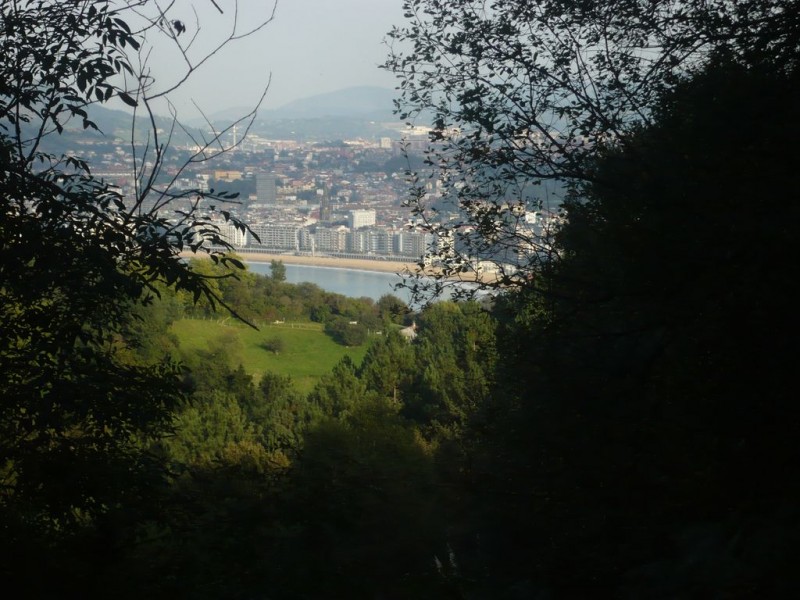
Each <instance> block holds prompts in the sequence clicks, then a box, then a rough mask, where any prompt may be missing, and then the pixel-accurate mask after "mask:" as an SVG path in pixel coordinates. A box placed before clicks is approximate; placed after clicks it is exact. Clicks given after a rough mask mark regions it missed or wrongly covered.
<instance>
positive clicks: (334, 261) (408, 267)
mask: <svg viewBox="0 0 800 600" xmlns="http://www.w3.org/2000/svg"><path fill="white" fill-rule="evenodd" d="M181 255H182V256H184V257H185V258H200V257H198V256H197V255H195V254H192V253H189V252H184V253H182V254H181ZM236 256H237V257H238V258H240V259H241V260H242V261H244V262H251V263H267V264H269V263H270V262H271V261H273V260H277V261H281V262H283V263H284V264H287V265H298V266H308V267H329V268H337V269H350V270H353V271H367V272H372V273H397V274H400V275H408V274H412V275H413V274H417V273H422V274H423V275H434V274H435V273H436V269H435V268H431V267H428V268H426V269H425V270H424V271H421V270H420V267H419V265H418V264H417V263H415V262H411V261H409V262H401V261H393V260H370V259H359V258H344V257H338V256H306V255H295V254H272V253H265V252H241V251H237V252H236ZM451 279H452V280H454V281H464V282H475V281H478V280H479V279H480V280H482V281H483V282H484V283H491V282H492V281H493V280H494V279H495V277H494V275H493V274H488V273H486V274H483V275H482V276H481V277H480V278H479V277H478V276H476V275H475V274H474V273H470V274H464V276H462V277H460V278H456V277H453V278H451Z"/></svg>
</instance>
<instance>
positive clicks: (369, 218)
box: [347, 209, 375, 231]
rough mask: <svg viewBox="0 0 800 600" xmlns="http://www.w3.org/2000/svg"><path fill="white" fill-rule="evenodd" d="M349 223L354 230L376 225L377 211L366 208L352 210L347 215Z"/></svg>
mask: <svg viewBox="0 0 800 600" xmlns="http://www.w3.org/2000/svg"><path fill="white" fill-rule="evenodd" d="M347 224H348V226H349V227H350V229H352V230H353V231H355V230H356V229H361V228H362V227H370V226H372V225H375V211H374V210H365V209H358V210H351V211H350V213H349V215H348V217H347Z"/></svg>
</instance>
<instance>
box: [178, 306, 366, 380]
mask: <svg viewBox="0 0 800 600" xmlns="http://www.w3.org/2000/svg"><path fill="white" fill-rule="evenodd" d="M171 331H172V332H173V333H174V334H175V335H176V336H177V338H178V341H179V344H180V348H181V353H182V354H181V356H182V357H183V360H184V362H186V363H187V364H188V365H189V366H191V367H192V368H193V370H195V371H198V373H199V372H200V371H203V370H212V371H213V369H214V366H213V364H212V363H208V362H202V363H201V362H199V360H198V359H199V357H200V355H201V354H202V353H205V352H207V351H208V348H209V344H210V343H211V342H212V341H213V340H214V339H215V338H219V336H220V335H222V334H223V332H226V331H227V332H231V334H232V335H234V336H235V337H236V338H237V339H238V340H239V343H238V348H239V349H238V350H237V352H239V356H240V357H241V363H242V366H243V367H244V369H245V371H246V372H247V373H248V374H250V375H252V376H253V377H255V378H256V379H257V378H259V377H260V376H261V374H262V373H265V372H275V373H278V374H281V375H288V376H291V378H292V380H293V382H294V384H295V386H296V388H297V390H298V391H301V392H303V393H307V392H309V391H310V390H311V389H312V388H313V387H314V384H315V383H316V382H317V380H318V379H319V378H320V376H322V375H324V374H325V373H327V372H329V371H330V370H331V369H332V368H333V367H334V365H336V363H337V362H338V361H339V360H340V359H341V358H342V357H343V356H350V357H351V358H352V359H353V361H354V362H356V363H360V362H361V360H362V359H363V357H364V354H365V353H366V351H367V346H366V345H364V346H360V347H357V348H345V347H343V346H341V345H339V344H337V343H335V342H334V341H333V340H331V339H330V337H328V336H327V335H325V333H324V332H323V331H321V329H320V328H319V325H316V324H314V323H295V324H291V323H288V322H287V323H285V324H284V325H279V326H270V325H264V326H263V330H262V331H255V330H254V329H251V328H249V327H245V326H241V325H234V324H232V323H230V321H227V322H226V323H225V324H222V323H219V322H216V321H206V320H200V319H183V320H180V321H176V322H175V323H174V324H173V326H172V328H171ZM273 338H277V339H281V340H283V341H284V344H285V350H284V351H282V352H281V353H280V354H274V353H273V352H271V351H267V350H265V349H264V348H263V344H264V341H265V340H268V339H273Z"/></svg>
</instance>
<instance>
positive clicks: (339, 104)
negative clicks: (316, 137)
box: [259, 86, 396, 121]
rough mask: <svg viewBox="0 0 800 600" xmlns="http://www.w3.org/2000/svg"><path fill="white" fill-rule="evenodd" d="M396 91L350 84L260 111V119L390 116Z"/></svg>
mask: <svg viewBox="0 0 800 600" xmlns="http://www.w3.org/2000/svg"><path fill="white" fill-rule="evenodd" d="M395 94H396V92H395V91H394V90H391V89H387V88H381V87H370V86H362V87H351V88H346V89H343V90H338V91H335V92H329V93H327V94H318V95H316V96H310V97H308V98H301V99H299V100H295V101H294V102H289V103H288V104H285V105H284V106H282V107H280V108H277V109H274V110H268V111H263V112H261V113H259V117H260V118H263V119H304V118H305V119H309V118H310V119H314V118H321V117H361V118H376V119H377V120H384V121H385V120H391V119H392V109H393V105H392V101H393V100H394V98H395Z"/></svg>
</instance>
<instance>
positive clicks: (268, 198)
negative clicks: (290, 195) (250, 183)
mask: <svg viewBox="0 0 800 600" xmlns="http://www.w3.org/2000/svg"><path fill="white" fill-rule="evenodd" d="M256 197H257V198H258V202H259V204H277V202H278V188H277V186H276V185H275V175H274V174H272V173H258V174H257V175H256Z"/></svg>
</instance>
